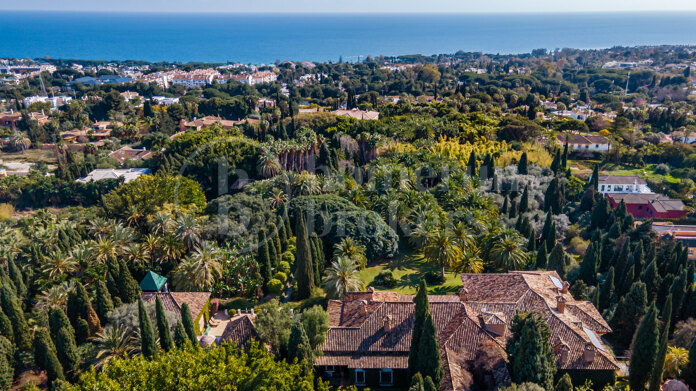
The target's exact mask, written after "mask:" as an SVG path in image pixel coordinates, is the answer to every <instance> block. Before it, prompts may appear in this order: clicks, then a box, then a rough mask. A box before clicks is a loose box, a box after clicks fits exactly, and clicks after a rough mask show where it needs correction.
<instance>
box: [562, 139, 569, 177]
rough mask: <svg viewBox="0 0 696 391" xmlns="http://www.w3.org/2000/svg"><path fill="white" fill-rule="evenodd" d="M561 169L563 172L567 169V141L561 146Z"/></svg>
mask: <svg viewBox="0 0 696 391" xmlns="http://www.w3.org/2000/svg"><path fill="white" fill-rule="evenodd" d="M561 167H562V168H563V169H564V170H565V169H566V168H568V141H567V140H566V143H565V145H564V146H563V157H562V158H561Z"/></svg>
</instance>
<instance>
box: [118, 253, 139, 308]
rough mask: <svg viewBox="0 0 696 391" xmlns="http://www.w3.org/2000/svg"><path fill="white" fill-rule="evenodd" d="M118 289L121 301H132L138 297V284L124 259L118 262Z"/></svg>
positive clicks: (126, 302)
mask: <svg viewBox="0 0 696 391" xmlns="http://www.w3.org/2000/svg"><path fill="white" fill-rule="evenodd" d="M118 291H119V292H120V293H121V301H123V303H125V304H128V303H134V302H135V301H137V300H138V298H139V297H140V286H139V285H138V283H137V282H136V281H135V279H133V276H132V275H131V273H130V270H128V265H126V262H125V261H121V262H120V263H119V274H118Z"/></svg>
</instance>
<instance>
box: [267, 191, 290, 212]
mask: <svg viewBox="0 0 696 391" xmlns="http://www.w3.org/2000/svg"><path fill="white" fill-rule="evenodd" d="M287 200H288V195H287V194H285V193H283V191H282V190H280V189H278V190H275V191H274V192H271V196H270V202H271V209H273V210H277V209H278V208H279V207H280V206H281V205H283V204H284V203H285V202H286V201H287Z"/></svg>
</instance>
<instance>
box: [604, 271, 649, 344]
mask: <svg viewBox="0 0 696 391" xmlns="http://www.w3.org/2000/svg"><path fill="white" fill-rule="evenodd" d="M647 306H648V294H647V292H646V290H645V284H643V283H642V282H640V281H638V282H636V283H634V284H633V286H631V289H630V290H629V291H628V294H626V295H625V296H623V297H622V298H621V300H620V301H619V304H618V305H617V306H616V311H615V312H614V315H613V316H612V317H611V320H610V322H609V324H610V325H611V328H612V329H613V330H614V333H613V338H614V340H615V342H616V345H617V346H618V347H619V348H626V347H628V344H629V343H630V342H631V337H632V336H633V334H634V332H635V330H636V319H640V318H642V317H643V315H645V313H646V310H647Z"/></svg>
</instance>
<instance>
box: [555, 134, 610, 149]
mask: <svg viewBox="0 0 696 391" xmlns="http://www.w3.org/2000/svg"><path fill="white" fill-rule="evenodd" d="M557 143H558V144H559V145H561V146H564V145H565V144H566V143H568V148H569V149H571V150H573V151H576V152H607V151H609V148H610V147H611V145H610V144H609V139H607V138H606V137H604V136H594V135H589V134H577V133H568V134H564V135H561V136H558V139H557Z"/></svg>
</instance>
